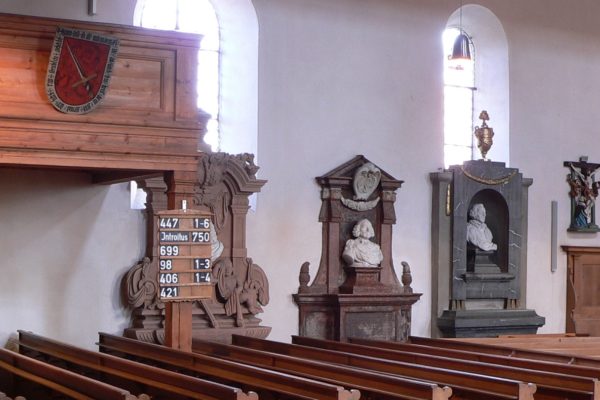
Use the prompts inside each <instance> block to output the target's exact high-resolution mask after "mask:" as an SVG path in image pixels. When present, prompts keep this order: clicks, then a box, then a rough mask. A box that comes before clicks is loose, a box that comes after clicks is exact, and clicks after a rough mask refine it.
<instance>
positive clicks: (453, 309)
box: [430, 112, 545, 337]
mask: <svg viewBox="0 0 600 400" xmlns="http://www.w3.org/2000/svg"><path fill="white" fill-rule="evenodd" d="M480 118H482V119H483V124H482V126H481V128H477V129H476V136H477V138H478V139H479V148H480V150H481V153H482V156H483V157H484V158H483V159H481V160H476V161H467V162H465V163H463V164H462V165H453V166H451V167H450V168H449V169H447V170H444V171H442V172H435V173H432V174H430V178H431V181H432V184H433V210H432V212H433V214H432V241H433V243H432V269H433V270H432V286H433V287H432V297H433V298H432V315H431V317H432V318H431V320H432V336H434V337H436V336H444V337H484V336H497V335H499V334H510V333H536V331H537V328H538V327H540V326H542V325H543V324H544V322H545V320H544V318H543V317H540V316H538V315H537V314H536V313H535V311H533V310H527V309H525V308H524V299H525V288H526V286H525V283H526V276H527V275H526V272H527V190H528V188H529V186H530V185H531V184H532V183H533V181H532V179H529V178H524V177H523V175H522V174H521V173H520V172H519V170H518V169H516V168H507V167H506V165H505V164H504V163H501V162H492V161H490V160H487V159H486V158H485V155H486V153H487V151H488V150H489V148H490V147H491V145H492V137H493V130H492V128H490V127H488V126H487V125H486V120H487V119H488V117H487V113H485V112H483V113H482V115H481V116H480Z"/></svg>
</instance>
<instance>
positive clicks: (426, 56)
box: [0, 0, 600, 347]
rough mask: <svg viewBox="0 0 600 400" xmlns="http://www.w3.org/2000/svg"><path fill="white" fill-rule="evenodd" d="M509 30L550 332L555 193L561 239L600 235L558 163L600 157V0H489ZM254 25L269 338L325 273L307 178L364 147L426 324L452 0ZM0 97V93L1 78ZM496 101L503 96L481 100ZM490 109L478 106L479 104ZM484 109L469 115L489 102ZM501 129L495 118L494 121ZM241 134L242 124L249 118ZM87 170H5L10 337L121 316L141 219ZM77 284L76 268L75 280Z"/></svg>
mask: <svg viewBox="0 0 600 400" xmlns="http://www.w3.org/2000/svg"><path fill="white" fill-rule="evenodd" d="M475 3H476V4H478V5H481V6H483V7H486V8H487V9H489V10H490V11H491V12H493V13H494V14H495V15H496V17H497V18H498V19H499V21H500V22H501V23H502V25H503V28H504V31H505V33H506V36H507V39H508V47H509V60H508V74H509V82H510V88H509V90H510V92H509V93H510V95H509V101H510V104H508V105H507V107H508V108H509V110H508V111H507V112H508V113H509V115H510V125H509V130H510V132H506V131H503V130H498V131H496V135H499V136H503V135H508V134H509V133H510V160H509V163H510V166H511V167H514V168H519V169H520V171H521V172H522V173H523V175H524V176H525V177H529V178H533V185H532V186H531V187H530V189H529V218H528V226H529V235H528V236H529V242H528V277H527V279H528V285H527V298H526V302H527V304H526V305H527V307H528V308H531V309H535V310H536V311H537V313H538V314H539V315H541V316H544V317H546V325H545V326H544V327H543V328H542V329H541V330H540V332H543V333H548V332H561V331H563V330H564V328H565V322H564V319H565V296H566V295H565V293H566V256H565V255H564V254H563V253H562V252H561V251H560V250H559V251H558V256H559V257H558V270H557V271H556V272H555V273H551V272H550V250H551V248H550V202H551V201H552V200H556V201H558V243H559V245H561V244H569V245H585V246H598V245H600V238H599V237H598V235H597V234H581V233H580V234H575V233H567V231H566V229H567V227H568V225H569V197H568V185H567V184H566V182H565V176H566V174H567V170H566V168H564V167H563V165H562V164H563V161H565V160H573V161H575V160H577V159H578V158H579V156H581V155H588V156H589V159H590V162H599V161H600V154H599V153H600V149H599V148H598V146H594V144H596V143H598V138H597V137H598V125H599V122H598V118H599V117H598V113H597V112H595V111H596V110H595V108H596V106H597V104H598V103H599V100H600V98H599V93H600V79H598V73H597V71H598V68H597V66H598V65H599V64H600V40H598V39H599V38H600V26H599V25H598V24H597V21H596V20H594V18H593V16H594V15H600V4H597V2H595V1H592V0H582V1H579V2H577V4H576V5H574V3H573V2H564V1H560V0H545V1H544V0H524V1H521V2H519V4H518V6H515V5H514V4H512V2H506V1H502V0H478V1H476V2H475ZM134 5H135V2H134V1H133V0H127V1H123V0H98V14H97V16H94V17H90V16H88V15H87V13H86V12H87V2H86V1H75V0H55V1H53V2H47V1H42V0H30V1H22V0H18V1H17V0H9V1H4V2H2V3H1V4H0V12H9V13H22V14H29V15H41V16H48V17H58V18H72V19H83V20H94V21H98V22H111V23H121V24H131V21H132V18H133V9H134ZM253 5H254V7H255V10H256V17H257V20H258V27H259V46H258V47H259V53H258V147H257V152H258V154H259V157H258V161H257V164H258V165H259V166H260V167H261V169H260V171H259V174H258V177H259V178H261V179H267V180H268V183H267V184H266V185H265V186H264V187H263V189H262V192H261V193H260V194H259V195H258V198H257V202H256V209H255V210H254V211H252V212H251V213H250V214H249V216H248V221H247V247H248V254H249V256H250V257H252V258H253V260H254V262H256V263H257V264H259V265H260V266H261V267H262V268H263V269H264V270H265V272H266V274H267V276H268V277H269V281H270V290H271V302H270V304H269V305H268V306H267V307H265V312H264V314H261V318H262V319H263V324H264V325H267V326H272V327H273V331H272V333H271V336H270V337H271V338H272V339H275V340H289V336H290V335H291V334H296V333H297V329H298V326H297V318H298V312H297V308H296V306H295V305H294V304H293V302H292V297H291V294H292V293H295V292H296V291H297V287H298V272H299V269H300V265H301V264H302V263H303V262H304V261H309V262H310V264H311V276H313V277H314V275H315V273H316V269H317V267H318V262H319V259H320V252H321V226H320V224H319V222H318V213H319V207H320V198H319V196H320V194H319V190H318V185H317V184H316V182H315V180H314V178H315V177H316V176H320V175H323V174H325V173H327V172H328V171H330V170H331V169H332V168H334V167H336V166H337V165H340V164H341V163H343V162H345V161H347V160H349V159H350V158H352V157H354V156H355V155H357V154H363V155H365V156H366V157H367V158H368V159H370V160H371V161H373V162H374V163H376V164H377V165H379V166H381V167H382V168H384V169H385V170H386V171H388V172H389V173H390V174H391V175H393V176H394V177H396V178H397V179H400V180H404V181H405V183H404V184H403V185H402V187H401V188H400V189H399V190H398V200H397V202H396V214H397V222H396V225H395V226H394V229H393V244H392V246H393V248H392V254H393V257H394V258H393V261H394V265H395V267H396V271H397V274H398V275H400V273H401V265H400V262H401V261H407V262H408V263H409V264H410V265H411V268H412V274H413V283H412V287H413V288H414V290H415V292H420V293H423V296H422V298H421V300H419V301H418V302H417V303H416V304H415V306H414V307H413V327H412V333H413V334H415V335H423V336H428V335H429V332H430V324H431V321H430V319H429V314H430V312H429V310H430V307H431V243H430V242H431V237H430V236H431V232H430V230H431V184H430V183H429V173H430V172H435V171H437V170H438V169H440V168H443V103H442V73H441V71H442V59H441V33H442V30H443V29H444V27H445V25H446V22H447V20H448V18H449V16H450V15H451V14H452V13H453V12H454V11H455V10H456V8H457V7H458V5H459V2H458V1H456V2H455V1H438V0H402V1H398V0H377V1H374V2H364V1H357V0H328V1H326V2H324V1H318V0H278V1H271V0H254V1H253ZM0 90H1V88H0ZM487 95H492V96H493V94H487ZM482 106H484V105H482ZM478 111H479V110H476V113H478ZM490 117H491V120H490V125H491V126H494V115H493V114H492V115H490ZM239 134H240V135H243V134H244V129H243V127H240V128H239ZM87 179H88V178H87V177H86V176H85V175H83V174H80V173H77V172H60V171H34V170H15V169H9V170H3V172H2V174H0V183H1V184H2V191H0V205H1V207H0V221H1V223H0V227H1V228H2V230H1V231H0V237H1V238H2V240H0V254H1V255H2V261H1V262H0V266H1V270H0V271H1V272H2V276H3V278H2V280H0V290H1V293H2V296H1V297H0V298H1V299H2V300H1V301H0V318H1V319H2V321H3V323H2V324H1V325H0V326H1V328H0V343H4V342H6V340H7V339H8V337H9V335H10V334H11V333H12V332H15V331H16V330H17V329H28V330H33V331H36V332H38V333H40V334H46V335H49V336H52V337H57V338H61V339H65V340H68V341H70V342H72V343H74V344H77V345H81V346H84V347H93V346H92V344H93V343H94V341H95V340H96V332H97V331H99V330H102V331H107V332H110V333H120V332H122V329H123V328H124V327H125V326H126V325H127V323H128V315H127V311H125V310H123V308H122V305H121V304H120V298H119V293H118V280H119V279H120V277H121V276H122V274H123V273H124V272H125V271H126V270H127V269H128V268H129V267H130V266H131V265H132V264H133V263H135V262H137V261H138V260H139V259H140V258H141V257H142V256H143V249H144V246H145V243H143V241H144V235H143V229H144V216H143V214H142V213H141V212H140V211H137V210H131V209H129V194H128V192H127V185H126V184H119V185H113V186H95V185H91V184H89V182H88V181H87ZM67 277H68V279H66V278H67Z"/></svg>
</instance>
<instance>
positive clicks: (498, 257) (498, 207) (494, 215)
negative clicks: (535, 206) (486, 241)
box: [467, 189, 510, 273]
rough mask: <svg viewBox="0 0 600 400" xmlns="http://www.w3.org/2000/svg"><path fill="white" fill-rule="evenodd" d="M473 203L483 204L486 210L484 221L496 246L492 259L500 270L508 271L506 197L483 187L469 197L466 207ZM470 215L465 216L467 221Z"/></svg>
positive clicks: (470, 206)
mask: <svg viewBox="0 0 600 400" xmlns="http://www.w3.org/2000/svg"><path fill="white" fill-rule="evenodd" d="M475 204H483V206H484V207H485V210H486V219H485V223H486V225H487V226H488V228H489V229H490V231H491V232H492V236H493V242H494V243H495V244H496V245H497V246H498V249H497V251H496V253H495V254H494V255H493V257H492V261H493V262H495V263H496V264H497V265H498V268H499V269H500V271H501V272H503V273H507V272H508V231H509V219H510V218H509V209H508V204H507V203H506V199H505V198H504V197H503V196H502V195H501V194H500V193H498V192H497V191H496V190H493V189H483V190H481V191H479V192H477V193H475V195H474V196H473V197H472V198H471V201H470V203H469V207H468V209H469V210H471V209H472V208H473V206H474V205H475ZM469 219H470V217H467V222H468V220H469Z"/></svg>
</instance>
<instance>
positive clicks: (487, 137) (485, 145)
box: [475, 110, 494, 161]
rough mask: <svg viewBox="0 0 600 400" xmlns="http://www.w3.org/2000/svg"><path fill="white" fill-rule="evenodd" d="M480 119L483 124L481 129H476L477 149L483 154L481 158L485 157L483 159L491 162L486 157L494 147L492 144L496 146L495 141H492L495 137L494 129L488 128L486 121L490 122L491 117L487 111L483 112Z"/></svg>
mask: <svg viewBox="0 0 600 400" xmlns="http://www.w3.org/2000/svg"><path fill="white" fill-rule="evenodd" d="M479 119H480V120H482V121H483V123H482V124H481V127H478V126H476V127H475V137H476V138H477V148H478V149H479V151H480V152H481V157H483V159H484V160H485V161H489V160H488V159H487V158H486V155H487V152H488V151H489V150H490V148H491V147H492V144H494V141H493V140H492V138H493V137H494V129H493V128H491V127H489V126H487V123H486V121H489V120H490V116H489V115H488V113H487V111H485V110H483V111H482V112H481V114H479Z"/></svg>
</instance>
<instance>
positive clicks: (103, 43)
mask: <svg viewBox="0 0 600 400" xmlns="http://www.w3.org/2000/svg"><path fill="white" fill-rule="evenodd" d="M118 47H119V40H118V39H116V38H112V37H108V36H104V35H101V34H98V33H96V32H86V31H82V30H77V29H68V28H61V27H59V28H57V30H56V36H55V38H54V43H53V45H52V51H51V53H50V63H49V64H48V74H47V76H46V93H47V94H48V98H49V99H50V102H51V103H52V105H53V106H54V107H55V108H56V109H57V110H59V111H61V112H64V113H73V114H85V113H88V112H90V111H92V110H93V109H94V107H96V106H97V105H98V104H99V103H100V101H102V99H103V98H104V96H105V95H106V91H107V89H108V84H109V82H110V76H111V73H112V70H113V67H114V63H115V59H116V56H117V51H118Z"/></svg>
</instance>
